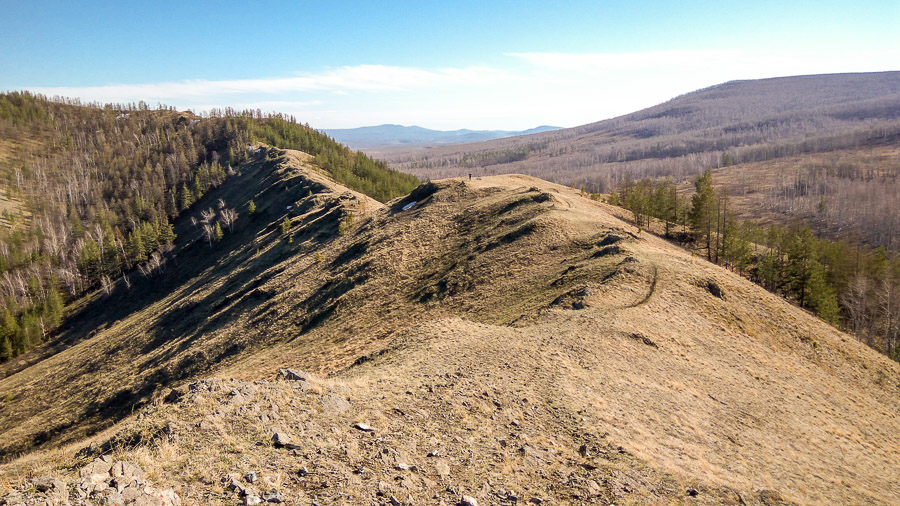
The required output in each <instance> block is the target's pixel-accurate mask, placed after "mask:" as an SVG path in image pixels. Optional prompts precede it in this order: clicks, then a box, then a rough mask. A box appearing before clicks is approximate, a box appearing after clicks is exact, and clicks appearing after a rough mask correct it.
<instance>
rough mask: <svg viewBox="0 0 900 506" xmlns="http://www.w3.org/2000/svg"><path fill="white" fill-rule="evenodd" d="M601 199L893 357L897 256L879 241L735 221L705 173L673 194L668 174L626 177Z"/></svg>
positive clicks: (899, 338) (794, 225) (725, 194)
mask: <svg viewBox="0 0 900 506" xmlns="http://www.w3.org/2000/svg"><path fill="white" fill-rule="evenodd" d="M597 197H598V198H600V197H599V196H597ZM607 200H608V202H609V203H611V204H615V205H619V206H621V207H624V208H625V209H628V210H629V211H630V212H631V214H632V217H633V221H634V224H635V225H637V226H638V228H639V229H644V228H648V229H649V228H653V227H654V226H656V227H657V228H659V229H660V230H659V231H660V232H661V233H662V235H664V236H665V237H667V238H670V239H673V240H676V241H678V242H680V243H682V244H683V245H684V246H686V247H688V248H689V249H691V250H693V251H694V252H695V253H696V254H699V255H702V256H704V257H705V258H706V259H707V260H709V261H711V262H714V263H716V264H719V265H723V266H725V267H727V268H730V269H732V270H733V271H736V272H739V273H740V274H742V275H745V276H747V277H749V278H750V279H752V280H753V281H755V282H756V283H758V284H759V285H761V286H763V287H764V288H766V289H767V290H769V291H771V292H773V293H776V294H779V295H782V296H784V297H785V298H787V299H788V300H791V301H793V302H795V303H796V304H797V305H799V306H800V307H803V308H805V309H807V310H809V311H811V312H813V313H815V314H816V315H817V316H819V317H820V318H822V319H823V320H825V321H827V322H829V323H831V324H832V325H836V326H839V327H841V328H842V329H844V330H846V331H847V332H850V333H852V334H853V335H855V336H856V338H857V339H859V340H860V341H862V342H864V343H866V344H867V345H869V346H871V347H873V348H875V349H877V350H879V351H881V352H882V353H885V354H887V355H888V356H890V357H891V358H893V359H894V360H898V361H900V319H898V317H900V257H898V256H897V255H896V253H894V252H891V251H890V250H888V249H887V248H885V247H884V246H879V247H873V246H871V245H867V244H865V243H864V242H862V241H861V240H859V238H858V237H855V238H854V237H845V238H840V239H828V238H823V237H817V236H816V234H815V233H814V231H813V229H812V228H811V227H810V225H809V224H808V223H807V222H805V221H803V220H800V219H795V220H793V221H791V222H790V223H788V224H786V225H782V224H778V223H773V224H769V225H760V224H758V223H756V222H754V221H753V220H743V219H740V218H739V217H738V216H737V215H736V213H735V212H734V211H733V210H732V209H730V208H729V201H730V200H731V198H730V195H729V190H728V188H727V186H722V185H719V186H718V187H717V186H715V185H714V178H713V175H712V173H711V171H709V170H707V171H705V172H704V173H703V174H701V175H699V176H697V178H696V179H695V181H694V188H693V192H692V193H688V192H682V193H681V194H679V193H678V191H677V189H676V186H675V185H674V184H673V183H672V182H671V181H670V180H669V179H663V180H661V181H659V182H657V181H654V180H652V179H649V178H647V179H642V180H640V181H632V180H630V179H626V180H625V181H623V183H622V185H621V186H620V188H619V190H618V191H617V192H613V193H611V194H610V196H609V197H608V198H607ZM654 219H655V220H657V221H656V222H654Z"/></svg>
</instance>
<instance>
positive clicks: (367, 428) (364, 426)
mask: <svg viewBox="0 0 900 506" xmlns="http://www.w3.org/2000/svg"><path fill="white" fill-rule="evenodd" d="M353 427H354V428H356V429H359V430H361V431H363V432H374V431H375V428H373V427H372V426H371V425H368V424H365V423H357V424H354V425H353Z"/></svg>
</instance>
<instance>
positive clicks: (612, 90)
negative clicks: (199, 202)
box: [31, 49, 900, 130]
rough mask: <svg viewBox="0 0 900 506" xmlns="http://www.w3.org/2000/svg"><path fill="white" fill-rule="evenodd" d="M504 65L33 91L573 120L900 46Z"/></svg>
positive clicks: (821, 67)
mask: <svg viewBox="0 0 900 506" xmlns="http://www.w3.org/2000/svg"><path fill="white" fill-rule="evenodd" d="M507 56H509V57H510V58H509V59H508V63H507V64H506V65H503V66H502V67H485V66H471V67H462V68H433V69H428V68H417V67H399V66H387V65H357V66H345V67H336V68H330V69H323V70H319V71H315V72H302V73H297V74H295V75H291V76H287V77H272V78H256V79H233V80H218V81H213V80H186V81H178V82H164V83H148V84H135V85H121V84H120V85H105V86H93V87H55V88H32V89H31V90H32V91H35V92H38V93H43V94H45V95H49V96H53V95H63V96H70V97H80V98H82V99H83V100H88V101H99V102H136V101H138V100H144V101H145V102H148V103H150V104H154V103H156V102H162V103H165V104H169V105H173V106H175V107H177V108H180V109H186V108H191V109H193V110H194V111H198V112H199V111H201V110H205V109H209V108H212V107H216V108H222V107H225V106H229V107H233V108H235V109H238V110H241V109H262V110H264V111H279V112H283V113H286V114H293V115H294V116H296V117H297V118H298V119H299V120H300V121H304V122H309V123H310V124H311V125H312V126H314V127H316V128H345V127H355V126H363V125H373V124H381V123H401V124H407V125H413V124H415V125H420V126H424V127H429V128H439V129H456V128H473V129H508V130H513V129H525V128H530V127H534V126H536V125H539V124H552V125H557V126H575V125H580V124H584V123H590V122H593V121H599V120H601V119H606V118H610V117H614V116H618V115H621V114H626V113H629V112H632V111H635V110H639V109H642V108H644V107H649V106H652V105H654V104H657V103H660V102H663V101H665V100H668V99H670V98H673V97H675V96H677V95H680V94H683V93H687V92H690V91H693V90H696V89H699V88H704V87H707V86H712V85H714V84H719V83H722V82H725V81H730V80H735V79H758V78H765V77H776V76H788V75H801V74H816V73H832V72H871V71H883V70H897V68H896V67H894V68H892V65H895V63H894V62H897V61H900V50H895V49H890V50H884V51H869V52H851V51H848V52H841V53H833V52H829V53H812V52H791V51H778V52H775V51H767V52H763V51H757V52H751V51H737V50H715V51H689V50H685V51H652V52H644V53H586V54H571V53H558V52H556V53H554V52H543V53H542V52H531V53H525V52H515V53H508V54H507Z"/></svg>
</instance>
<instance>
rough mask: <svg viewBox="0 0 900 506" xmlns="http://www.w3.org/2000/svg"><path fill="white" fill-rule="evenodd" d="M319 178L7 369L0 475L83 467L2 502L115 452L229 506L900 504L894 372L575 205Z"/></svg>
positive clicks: (743, 284)
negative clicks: (284, 233) (365, 194)
mask: <svg viewBox="0 0 900 506" xmlns="http://www.w3.org/2000/svg"><path fill="white" fill-rule="evenodd" d="M303 158H304V157H303V155H302V154H299V153H296V152H286V153H284V155H282V158H280V159H279V161H277V162H276V163H271V162H260V163H259V164H257V165H254V166H252V167H248V168H245V169H243V171H242V175H241V176H238V177H239V178H244V179H236V180H233V181H230V182H228V183H226V184H224V185H222V186H221V187H220V188H219V189H217V190H215V191H216V192H226V193H223V194H222V195H224V197H225V198H226V200H229V199H230V200H235V201H236V200H238V199H244V198H249V197H251V196H256V198H257V199H258V200H257V202H266V204H265V207H264V208H261V210H260V213H261V214H260V216H259V217H257V218H253V219H248V220H245V221H244V222H243V223H241V222H239V224H238V226H243V227H245V228H243V229H239V228H237V227H238V226H236V228H235V230H236V231H235V232H234V235H233V236H232V238H231V239H226V240H225V241H223V243H221V244H220V245H217V246H216V248H209V246H207V245H205V244H204V243H203V242H202V239H201V238H199V237H198V236H197V235H196V234H193V235H192V234H191V233H190V230H189V229H190V227H191V225H190V223H182V224H180V225H179V226H180V227H181V228H180V229H179V230H180V231H179V240H182V238H184V240H185V241H187V244H184V245H179V247H183V248H196V250H195V251H196V254H195V255H193V256H192V255H187V254H186V252H182V254H179V255H178V256H177V258H179V259H180V260H179V262H180V263H179V265H177V266H174V265H173V266H168V267H167V269H166V272H165V273H163V274H160V275H159V277H158V278H155V279H154V280H153V281H152V282H150V281H148V282H146V283H144V284H143V285H141V286H138V284H135V286H132V288H131V292H129V293H128V294H126V293H124V292H119V293H117V294H116V295H117V297H110V298H97V299H96V300H95V301H94V302H93V303H91V304H90V305H88V306H87V307H85V308H83V309H82V311H81V312H80V313H78V314H77V315H76V316H75V317H74V318H73V319H72V320H71V321H70V323H69V324H68V325H69V326H68V327H67V332H66V333H64V334H63V337H62V338H61V339H60V341H59V342H58V343H57V347H56V348H53V349H48V348H46V347H45V348H43V349H42V351H43V353H44V355H43V356H42V357H41V358H43V360H40V361H37V360H36V358H37V356H36V355H31V359H32V362H30V363H29V362H28V361H27V360H22V361H19V362H16V363H15V364H13V365H10V366H7V369H6V371H7V372H8V373H11V375H9V376H7V377H6V378H5V379H3V380H0V395H2V397H3V399H4V402H3V403H2V404H0V431H2V432H3V434H4V438H3V445H4V449H5V450H6V451H9V452H12V451H16V450H23V449H28V448H34V447H35V445H37V444H43V445H44V446H46V447H51V446H58V445H59V444H62V443H68V442H73V443H74V442H78V444H77V445H73V446H69V447H67V448H64V449H62V450H57V451H53V452H49V453H36V454H33V455H29V456H25V457H23V458H21V459H19V460H17V461H13V462H11V463H8V464H6V465H5V466H3V468H0V472H2V473H3V475H2V476H0V478H3V479H0V482H2V481H4V480H10V479H11V480H12V481H13V482H14V483H16V482H21V481H23V480H27V479H29V478H31V477H32V476H34V475H36V474H53V475H56V476H59V477H61V478H63V479H65V480H67V481H68V482H69V483H75V482H77V478H75V477H73V475H72V472H73V471H71V469H73V468H77V467H79V466H81V465H84V464H85V463H87V462H89V461H90V459H92V458H93V457H95V456H97V455H98V454H99V453H103V452H106V453H111V454H112V456H113V457H114V458H116V459H124V460H130V461H135V462H138V463H140V464H141V466H142V467H144V468H145V469H146V470H147V471H148V476H149V477H150V479H152V480H153V481H154V482H155V483H158V484H160V486H168V487H174V488H175V490H176V491H177V492H178V494H179V495H180V496H181V498H182V500H183V501H184V502H186V503H190V504H208V503H226V504H227V503H233V502H234V501H236V500H237V498H238V497H239V494H238V493H236V492H234V491H232V490H231V488H233V487H229V483H230V478H229V479H226V478H227V476H228V475H233V478H234V483H236V484H238V485H240V487H252V488H254V489H256V491H257V492H258V493H260V494H261V493H262V492H266V491H269V490H270V489H274V491H275V492H277V493H278V494H281V495H282V496H283V497H284V498H285V499H286V500H288V501H289V502H300V503H303V502H305V501H311V500H315V501H318V502H320V503H336V502H337V503H347V504H359V503H371V502H376V503H378V502H387V501H389V500H390V501H391V502H394V503H408V504H420V503H440V502H443V503H444V504H454V503H456V502H458V501H460V499H461V498H462V496H463V495H468V496H472V497H475V498H476V499H477V500H478V501H479V504H493V503H498V504H499V503H511V502H514V501H515V500H519V501H522V500H530V499H531V498H532V497H534V498H539V499H541V500H544V501H548V500H549V501H550V502H561V503H565V502H575V503H594V502H598V501H601V500H602V501H605V502H613V501H614V502H616V503H620V502H624V503H628V502H635V503H644V502H667V503H668V502H690V503H697V502H699V503H705V504H721V503H733V504H739V503H769V504H771V503H777V502H780V501H781V500H785V501H792V502H799V503H854V504H864V503H871V504H891V503H896V502H898V501H900V482H898V478H897V476H898V473H897V471H898V470H900V420H898V419H897V415H896V413H897V412H898V408H900V395H898V394H900V383H898V379H897V378H898V376H900V366H898V364H896V363H893V362H890V361H888V360H887V359H886V358H884V357H882V356H880V355H878V354H877V353H876V352H874V351H872V350H870V349H867V348H865V347H864V346H862V345H860V344H859V343H857V342H855V341H854V340H853V339H851V338H849V337H848V336H847V335H845V334H842V333H840V332H838V331H836V330H835V329H833V328H831V327H829V326H828V325H825V324H823V323H822V322H820V321H819V320H817V319H816V318H814V317H812V316H810V315H809V314H807V313H805V312H803V311H801V310H799V309H797V308H795V307H793V306H791V305H789V304H787V303H786V302H784V301H783V300H781V299H780V298H778V297H777V296H774V295H772V294H769V293H767V292H766V291H765V290H763V289H761V288H759V287H757V286H755V285H753V284H752V283H750V282H748V281H746V280H744V279H742V278H740V277H739V276H736V275H734V274H732V273H730V272H728V271H726V270H723V269H720V268H718V267H715V266H713V265H711V264H708V263H706V262H705V261H702V260H700V259H697V258H694V257H692V256H690V255H689V254H688V253H686V252H684V251H683V250H680V249H678V248H675V247H673V246H671V245H670V244H668V243H666V242H664V241H662V240H660V239H658V238H656V237H653V236H649V235H646V234H644V235H640V236H638V235H636V234H635V230H634V229H633V228H632V227H630V226H629V225H626V224H625V223H624V222H622V221H619V220H618V219H616V218H614V217H613V216H612V215H610V214H609V213H608V212H607V211H606V210H605V209H606V208H605V207H604V205H603V204H599V203H597V202H595V201H592V200H590V199H587V198H584V197H582V196H580V195H579V194H578V192H576V191H574V190H571V189H569V188H566V187H562V186H558V185H555V184H552V183H547V182H544V181H541V180H538V179H535V178H532V177H528V176H519V175H512V176H497V177H487V178H481V179H478V178H476V179H474V180H471V181H469V180H461V179H450V180H444V181H437V182H433V183H428V184H425V185H422V186H420V187H419V188H417V189H416V190H415V191H414V192H413V193H412V194H410V195H409V196H407V197H404V198H401V199H397V200H394V201H392V202H390V203H388V204H387V205H381V204H378V203H376V202H374V201H370V200H366V199H364V198H362V197H361V196H358V195H353V194H350V193H347V192H346V191H345V190H344V189H342V188H340V187H339V186H338V185H336V184H333V183H330V182H328V181H327V180H326V179H324V178H323V177H322V176H320V175H317V174H316V173H315V172H314V171H311V170H310V169H307V168H304V167H303V163H302V160H303ZM310 190H312V191H310ZM227 192H234V193H227ZM263 192H265V193H266V194H265V195H263ZM219 196H220V195H218V194H215V193H211V194H210V195H209V196H208V198H210V199H215V198H218V197H219ZM286 205H295V206H297V207H299V208H300V209H299V210H294V218H293V228H292V229H291V232H290V233H291V235H292V237H293V241H292V242H289V241H287V240H285V239H284V238H281V237H279V235H280V234H279V232H278V230H279V229H278V227H279V223H281V222H282V217H283V215H284V209H285V207H286ZM351 215H352V216H353V218H352V219H351V218H348V216H351ZM229 240H230V241H232V242H230V243H229V242H226V241H229ZM254 240H255V244H254ZM207 252H208V253H207ZM187 258H192V259H194V260H186V259H187ZM189 262H194V263H193V264H191V263H189ZM151 294H155V295H151ZM125 295H128V296H125ZM100 322H105V323H103V324H101V323H100ZM90 329H96V333H94V334H92V335H87V332H88V330H90ZM39 351H40V350H39ZM281 368H301V369H304V370H306V371H310V372H313V373H315V375H316V377H311V376H309V375H307V374H305V373H300V374H299V376H301V377H303V378H305V379H304V380H303V381H275V382H272V381H271V380H272V379H273V378H275V376H276V373H277V371H278V370H279V369H281ZM210 374H212V375H213V376H214V378H213V379H207V380H203V381H200V382H195V383H192V384H191V385H190V386H189V387H187V386H185V384H186V383H187V382H188V381H190V380H192V379H194V378H196V377H198V376H208V375H210ZM263 380H267V381H263ZM169 387H177V388H176V389H175V390H169ZM132 410H134V412H135V413H140V414H139V415H138V416H137V417H132V416H130V413H131V412H132ZM112 420H125V422H124V423H123V424H121V425H119V426H117V427H116V428H115V429H113V430H109V431H106V432H102V433H99V434H98V435H97V436H95V438H94V440H95V441H96V442H97V443H98V445H97V446H96V447H94V448H93V449H90V450H87V451H85V452H81V453H80V454H79V455H78V456H75V451H76V450H78V449H79V448H81V447H82V446H84V444H86V443H85V442H83V441H82V439H81V438H82V437H83V436H85V435H87V434H89V433H92V432H94V431H96V430H99V429H102V428H104V427H106V426H108V425H109V423H110V422H111V421H112ZM356 423H365V424H367V425H369V426H371V427H372V428H374V431H373V432H370V431H368V430H360V429H359V428H358V427H357V426H355V425H354V424H356ZM363 428H364V429H365V428H366V427H363ZM276 432H281V433H284V434H285V435H286V437H288V438H290V445H291V446H290V447H289V448H284V447H277V446H274V445H272V444H271V441H272V435H273V434H274V433H276ZM249 471H253V472H255V473H257V476H258V478H259V481H258V482H257V483H255V484H250V483H249V480H245V479H244V478H243V477H244V476H245V474H246V473H247V472H249ZM73 480H75V481H73ZM73 493H74V492H73ZM247 494H250V495H252V493H250V492H247ZM513 497H515V499H513ZM247 501H248V502H252V501H250V500H249V499H248V500H247Z"/></svg>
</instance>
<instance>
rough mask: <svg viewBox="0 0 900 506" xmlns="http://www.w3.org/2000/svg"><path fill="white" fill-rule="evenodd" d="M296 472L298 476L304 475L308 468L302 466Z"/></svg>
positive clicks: (307, 472)
mask: <svg viewBox="0 0 900 506" xmlns="http://www.w3.org/2000/svg"><path fill="white" fill-rule="evenodd" d="M297 474H298V475H300V476H306V475H307V474H309V469H307V468H306V466H303V467H301V468H300V470H299V471H297Z"/></svg>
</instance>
